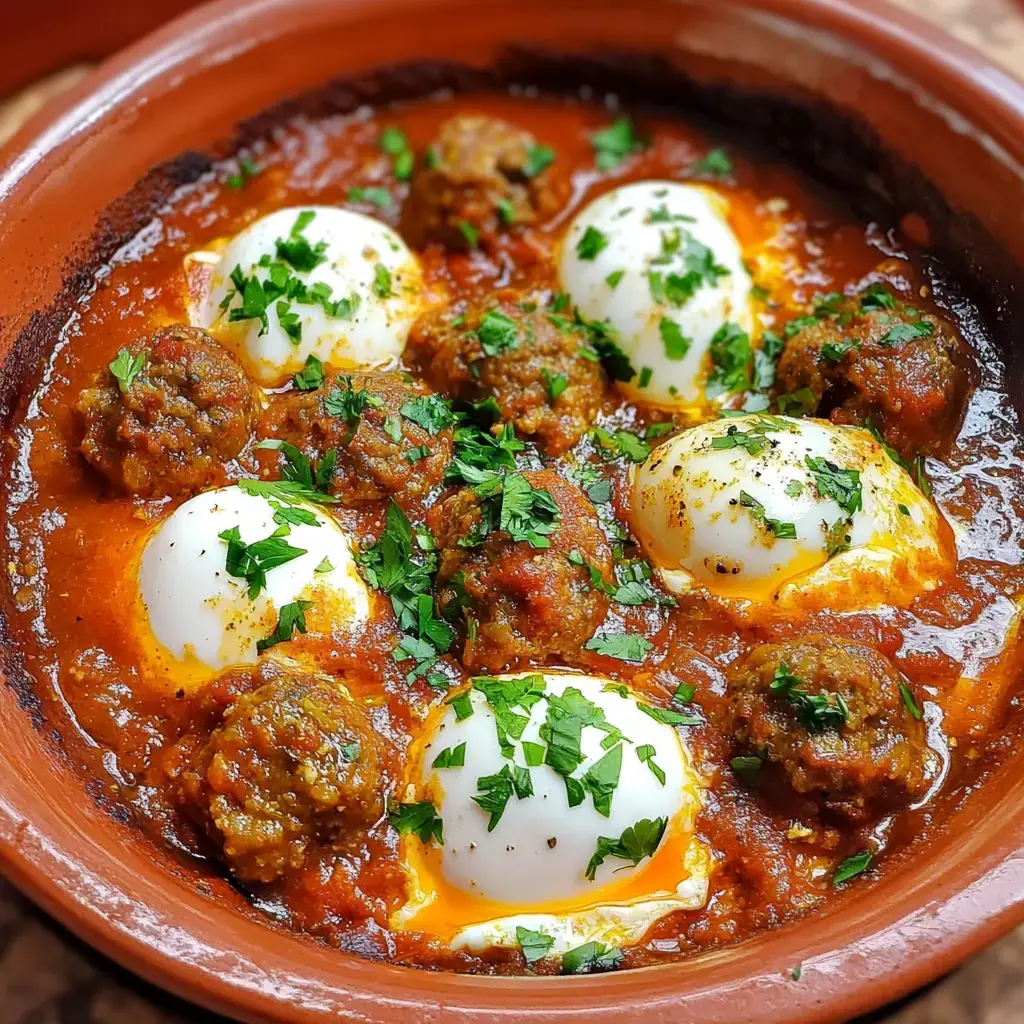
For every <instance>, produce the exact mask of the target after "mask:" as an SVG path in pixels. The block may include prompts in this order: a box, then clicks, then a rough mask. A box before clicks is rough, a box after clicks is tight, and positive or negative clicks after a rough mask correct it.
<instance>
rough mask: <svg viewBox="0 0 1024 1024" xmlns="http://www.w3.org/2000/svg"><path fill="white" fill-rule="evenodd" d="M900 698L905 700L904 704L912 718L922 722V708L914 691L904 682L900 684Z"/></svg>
mask: <svg viewBox="0 0 1024 1024" xmlns="http://www.w3.org/2000/svg"><path fill="white" fill-rule="evenodd" d="M900 696H901V697H902V698H903V703H904V705H905V706H906V709H907V711H909V712H910V716H911V717H912V718H916V719H917V720H918V721H921V718H922V717H923V715H922V711H921V708H920V706H919V705H918V703H917V701H916V700H915V699H914V691H913V690H911V689H910V687H909V686H907V684H906V683H904V682H902V681H901V682H900Z"/></svg>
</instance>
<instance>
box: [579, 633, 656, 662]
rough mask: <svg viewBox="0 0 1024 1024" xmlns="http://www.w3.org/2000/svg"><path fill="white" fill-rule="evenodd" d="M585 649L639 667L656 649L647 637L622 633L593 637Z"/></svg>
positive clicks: (585, 645)
mask: <svg viewBox="0 0 1024 1024" xmlns="http://www.w3.org/2000/svg"><path fill="white" fill-rule="evenodd" d="M584 647H585V649H586V650H588V651H595V652H596V653H597V654H603V655H605V656H606V657H609V658H618V659H619V661H629V662H633V663H634V664H637V665H639V664H640V663H641V662H642V661H643V660H644V658H646V657H647V655H648V653H649V652H650V651H651V650H653V649H654V644H652V643H651V641H650V640H648V639H647V638H646V637H642V636H639V635H638V634H636V633H625V632H622V633H605V634H604V636H595V637H591V638H590V639H589V640H588V641H587V642H586V643H585V644H584Z"/></svg>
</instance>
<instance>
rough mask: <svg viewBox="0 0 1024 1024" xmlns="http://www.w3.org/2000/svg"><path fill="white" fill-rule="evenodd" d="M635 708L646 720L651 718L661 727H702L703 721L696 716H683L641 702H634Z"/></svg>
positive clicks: (679, 713)
mask: <svg viewBox="0 0 1024 1024" xmlns="http://www.w3.org/2000/svg"><path fill="white" fill-rule="evenodd" d="M636 706H637V708H638V709H639V710H640V711H642V712H643V713H644V714H645V715H647V717H648V718H653V719H654V720H655V721H656V722H661V723H662V724H663V725H703V724H704V722H703V719H700V718H698V717H697V716H696V715H684V714H683V713H682V711H676V710H675V709H673V708H662V707H659V706H658V705H657V704H644V703H643V701H639V700H638V701H637V702H636Z"/></svg>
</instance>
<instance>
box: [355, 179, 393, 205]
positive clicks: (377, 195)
mask: <svg viewBox="0 0 1024 1024" xmlns="http://www.w3.org/2000/svg"><path fill="white" fill-rule="evenodd" d="M348 201H349V202H350V203H371V204H372V205H374V206H376V207H377V208H378V209H381V210H390V209H391V206H392V200H391V193H390V192H389V191H388V190H387V189H386V188H380V187H379V186H377V185H367V186H366V187H365V188H350V189H349V190H348Z"/></svg>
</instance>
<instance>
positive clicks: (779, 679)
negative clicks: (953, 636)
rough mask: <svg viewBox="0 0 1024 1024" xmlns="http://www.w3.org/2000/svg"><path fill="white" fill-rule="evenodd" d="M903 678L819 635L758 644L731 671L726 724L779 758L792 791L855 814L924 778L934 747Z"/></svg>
mask: <svg viewBox="0 0 1024 1024" xmlns="http://www.w3.org/2000/svg"><path fill="white" fill-rule="evenodd" d="M901 683H902V684H903V685H904V686H908V684H907V682H906V680H905V679H904V678H903V677H902V676H901V675H900V673H899V672H898V671H897V670H896V669H895V668H894V667H893V665H892V664H891V663H890V662H889V661H888V659H886V658H885V657H884V656H883V655H881V654H880V653H879V652H878V651H876V650H874V649H873V648H871V647H867V646H864V645H863V644H857V643H852V642H850V641H845V640H833V639H831V638H829V637H824V636H810V637H806V638H804V639H802V640H797V641H791V642H789V643H784V644H765V645H764V646H762V647H758V648H757V649H755V650H754V651H752V652H751V653H750V654H749V655H748V656H747V657H746V658H745V659H743V661H742V662H740V663H739V665H737V666H735V667H734V668H733V670H732V671H731V672H730V675H729V695H728V702H727V711H726V719H727V721H726V726H727V728H728V730H729V731H730V732H732V733H733V735H735V737H736V739H737V740H738V741H739V742H740V744H741V745H742V747H743V748H744V749H745V750H747V751H752V752H754V753H756V754H758V755H760V756H761V757H763V758H766V759H767V760H768V761H769V762H771V763H775V764H778V765H779V766H781V768H782V770H783V771H784V772H785V774H786V776H788V778H789V781H790V783H791V784H792V786H793V788H794V789H795V790H796V791H797V792H798V793H802V794H815V795H820V796H821V797H822V799H823V801H824V804H825V806H827V807H828V808H830V809H832V810H834V811H838V812H840V813H842V814H844V815H846V816H847V817H849V818H853V819H860V818H863V817H865V816H866V815H867V814H868V813H869V811H870V810H872V809H878V808H879V807H880V806H890V805H893V806H895V805H898V804H899V803H902V802H906V800H908V799H912V798H914V797H918V796H921V795H922V794H923V793H924V792H925V790H927V788H928V785H929V781H930V778H929V776H930V772H931V770H932V766H933V761H934V756H933V755H932V754H931V753H930V752H929V750H928V746H927V742H926V737H925V729H924V724H923V722H922V721H920V720H918V719H915V718H914V716H913V715H912V714H911V712H910V710H909V709H908V707H907V703H906V701H905V699H904V696H903V693H902V691H901V689H900V684H901ZM907 692H908V695H909V694H910V692H911V691H910V690H909V686H908V690H907ZM916 706H917V705H916V703H915V707H916Z"/></svg>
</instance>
